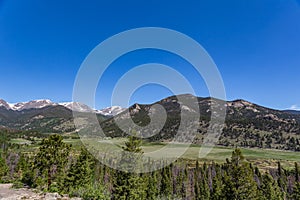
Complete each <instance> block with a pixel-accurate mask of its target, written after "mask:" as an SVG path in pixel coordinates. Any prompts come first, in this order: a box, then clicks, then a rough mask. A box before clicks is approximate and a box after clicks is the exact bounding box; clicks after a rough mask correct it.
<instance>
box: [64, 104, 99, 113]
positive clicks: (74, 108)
mask: <svg viewBox="0 0 300 200" xmlns="http://www.w3.org/2000/svg"><path fill="white" fill-rule="evenodd" d="M59 105H61V106H64V107H66V108H68V109H70V110H72V111H75V112H96V111H95V110H93V109H92V108H90V107H89V106H87V105H85V104H83V103H78V102H64V103H59Z"/></svg>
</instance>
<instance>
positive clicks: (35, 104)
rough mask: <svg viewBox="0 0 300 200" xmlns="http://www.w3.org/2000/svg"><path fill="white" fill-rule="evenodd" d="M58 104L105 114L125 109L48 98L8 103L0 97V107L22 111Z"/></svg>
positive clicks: (80, 110)
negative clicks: (60, 101)
mask: <svg viewBox="0 0 300 200" xmlns="http://www.w3.org/2000/svg"><path fill="white" fill-rule="evenodd" d="M58 105H60V106H64V107H65V108H68V109H70V110H72V111H76V112H94V113H97V114H102V115H105V116H115V115H117V114H119V113H121V112H123V111H124V110H126V109H125V108H122V107H120V106H112V107H107V108H104V109H101V110H94V109H92V108H90V107H89V106H87V105H85V104H83V103H79V102H63V103H54V102H52V101H51V100H49V99H40V100H33V101H29V102H20V103H8V102H6V101H4V100H3V99H0V107H4V108H6V109H7V110H14V111H22V110H27V109H34V108H35V109H40V108H44V107H46V106H58Z"/></svg>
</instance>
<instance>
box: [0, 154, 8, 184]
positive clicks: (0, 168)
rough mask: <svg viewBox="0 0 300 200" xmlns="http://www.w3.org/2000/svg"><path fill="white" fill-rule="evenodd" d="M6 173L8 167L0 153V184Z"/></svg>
mask: <svg viewBox="0 0 300 200" xmlns="http://www.w3.org/2000/svg"><path fill="white" fill-rule="evenodd" d="M7 172H8V167H7V165H6V162H5V160H4V159H3V158H2V155H1V152H0V183H1V182H2V181H3V177H4V176H5V175H6V174H7Z"/></svg>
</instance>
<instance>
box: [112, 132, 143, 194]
mask: <svg viewBox="0 0 300 200" xmlns="http://www.w3.org/2000/svg"><path fill="white" fill-rule="evenodd" d="M136 135H137V134H136V133H135V132H133V133H132V135H131V136H129V139H128V141H127V142H125V146H124V147H123V149H124V151H125V152H124V154H123V155H122V159H121V168H122V169H123V170H126V169H127V170H131V171H134V169H135V167H136V166H135V165H136V163H138V159H139V156H141V155H142V153H143V151H142V148H141V144H142V141H141V140H140V139H138V138H137V137H136ZM133 153H134V154H133ZM114 180H115V181H114V193H113V199H115V200H139V199H140V200H142V199H145V198H146V186H147V185H146V183H145V180H144V178H143V177H142V176H141V175H139V174H137V173H130V172H126V171H118V170H116V171H115V178H114Z"/></svg>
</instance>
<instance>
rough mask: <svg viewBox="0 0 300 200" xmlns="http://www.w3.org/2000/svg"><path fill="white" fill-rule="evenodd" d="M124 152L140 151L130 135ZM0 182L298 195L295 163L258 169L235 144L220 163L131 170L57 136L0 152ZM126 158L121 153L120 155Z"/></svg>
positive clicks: (221, 195)
mask: <svg viewBox="0 0 300 200" xmlns="http://www.w3.org/2000/svg"><path fill="white" fill-rule="evenodd" d="M123 149H124V151H129V152H135V153H141V154H142V153H143V152H142V149H141V141H140V140H139V139H138V138H136V137H134V136H130V137H129V138H128V141H127V142H126V143H125V145H124V147H123ZM0 155H1V156H0V182H13V183H14V186H15V187H24V186H25V185H26V186H28V187H31V188H37V189H39V190H42V191H49V192H58V193H61V194H69V195H70V196H77V197H82V198H83V199H113V200H136V199H141V200H142V199H147V200H148V199H149V200H154V199H191V200H221V199H224V200H225V199H228V200H229V199H230V200H243V199H245V200H246V199H247V200H255V199H258V200H264V199H265V200H281V199H282V200H284V199H291V200H292V199H294V200H299V199H300V174H299V166H298V164H297V163H295V167H294V169H291V170H287V169H284V168H283V167H282V166H281V163H280V162H278V166H277V168H276V169H269V170H268V171H264V172H262V171H261V170H259V169H258V168H257V167H255V166H253V164H252V163H250V162H247V161H246V159H245V158H244V156H243V154H242V152H241V150H240V149H235V150H234V151H233V152H232V156H231V158H230V159H227V160H226V162H225V163H223V164H218V163H214V162H212V163H203V164H200V163H199V162H198V161H196V162H194V161H177V162H175V163H173V164H171V165H168V166H166V167H164V168H162V169H160V170H156V171H153V172H150V173H144V174H135V173H128V172H123V171H118V170H115V169H112V168H109V167H107V166H106V165H103V164H101V163H100V162H99V161H97V160H96V159H95V158H94V157H93V156H92V155H91V154H90V153H89V152H88V151H87V150H86V149H84V148H82V149H81V151H75V150H73V149H72V148H71V145H69V144H66V143H64V142H63V138H62V137H61V136H60V135H51V136H49V137H48V138H44V139H43V140H42V142H41V144H40V147H39V149H38V151H37V152H36V153H24V152H17V151H14V150H13V149H7V150H5V151H2V152H0ZM124 159H126V158H124Z"/></svg>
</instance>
